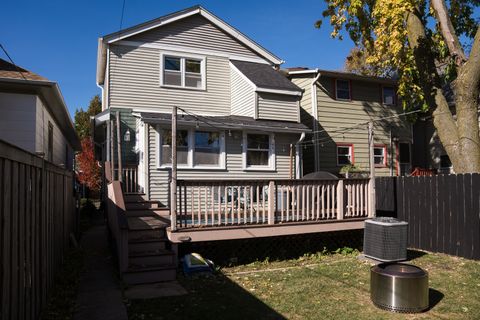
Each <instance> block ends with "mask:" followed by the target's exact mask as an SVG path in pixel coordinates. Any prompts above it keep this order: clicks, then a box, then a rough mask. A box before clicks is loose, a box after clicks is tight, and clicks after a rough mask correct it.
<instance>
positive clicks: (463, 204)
mask: <svg viewBox="0 0 480 320" xmlns="http://www.w3.org/2000/svg"><path fill="white" fill-rule="evenodd" d="M375 182H376V191H377V201H376V203H377V212H379V213H382V214H385V215H392V216H396V217H398V218H399V219H401V220H404V221H407V222H408V224H409V225H408V241H409V246H410V247H413V248H418V249H423V250H428V251H433V252H443V253H447V254H451V255H456V256H461V257H465V258H469V259H480V174H459V175H437V176H419V177H385V178H377V179H376V181H375Z"/></svg>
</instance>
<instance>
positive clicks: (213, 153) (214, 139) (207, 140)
mask: <svg viewBox="0 0 480 320" xmlns="http://www.w3.org/2000/svg"><path fill="white" fill-rule="evenodd" d="M220 155H221V147H220V132H216V131H195V151H194V153H193V163H194V165H195V166H198V165H200V166H219V165H220Z"/></svg>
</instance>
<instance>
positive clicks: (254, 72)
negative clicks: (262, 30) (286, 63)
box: [231, 60, 302, 92]
mask: <svg viewBox="0 0 480 320" xmlns="http://www.w3.org/2000/svg"><path fill="white" fill-rule="evenodd" d="M231 62H232V63H233V65H234V66H235V67H237V69H238V70H240V72H241V73H243V74H244V75H245V76H246V77H247V78H248V79H249V80H250V81H252V82H253V83H254V84H255V85H256V86H257V87H259V88H265V89H276V90H288V91H298V92H301V91H302V89H300V88H299V87H297V86H296V85H295V84H293V83H292V82H291V81H290V80H288V79H287V77H285V76H284V75H283V74H282V73H281V72H280V71H277V70H275V69H273V68H272V66H270V65H268V64H261V63H254V62H245V61H237V60H231Z"/></svg>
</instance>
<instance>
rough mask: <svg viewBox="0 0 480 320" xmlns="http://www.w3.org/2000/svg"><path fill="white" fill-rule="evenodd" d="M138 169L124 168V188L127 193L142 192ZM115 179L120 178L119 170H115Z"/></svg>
mask: <svg viewBox="0 0 480 320" xmlns="http://www.w3.org/2000/svg"><path fill="white" fill-rule="evenodd" d="M137 172H138V170H137V167H136V166H135V167H124V168H122V188H123V192H125V193H136V192H139V191H140V187H139V185H138V173H137ZM115 177H117V178H118V169H117V168H116V169H115Z"/></svg>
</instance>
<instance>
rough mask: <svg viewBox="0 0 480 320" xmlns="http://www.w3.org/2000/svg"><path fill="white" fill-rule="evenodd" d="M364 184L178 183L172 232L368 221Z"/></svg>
mask: <svg viewBox="0 0 480 320" xmlns="http://www.w3.org/2000/svg"><path fill="white" fill-rule="evenodd" d="M369 181H370V180H369V179H345V180H253V181H252V180H247V181H242V180H240V181H239V180H236V181H229V180H221V181H218V180H216V181H214V180H204V181H185V180H179V181H177V217H176V219H172V221H175V220H176V225H172V229H173V230H175V229H181V228H195V227H206V226H232V225H245V224H257V225H261V224H277V223H287V222H302V221H305V222H307V221H312V222H314V221H326V220H341V219H348V218H361V217H367V216H369V212H370V208H369V187H370V184H369Z"/></svg>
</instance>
